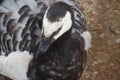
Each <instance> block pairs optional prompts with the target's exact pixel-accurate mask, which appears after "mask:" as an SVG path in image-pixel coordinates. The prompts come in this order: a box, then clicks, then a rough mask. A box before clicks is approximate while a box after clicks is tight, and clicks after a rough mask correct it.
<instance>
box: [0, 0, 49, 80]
mask: <svg viewBox="0 0 120 80" xmlns="http://www.w3.org/2000/svg"><path fill="white" fill-rule="evenodd" d="M46 9H47V6H46V5H45V4H44V3H43V2H40V1H37V0H0V74H2V75H4V76H6V77H9V78H10V79H12V80H28V77H27V71H28V67H29V63H30V61H31V60H32V59H33V53H32V50H34V47H35V46H36V45H37V44H38V42H39V41H40V39H41V38H40V37H41V26H42V18H43V15H44V13H45V10H46Z"/></svg>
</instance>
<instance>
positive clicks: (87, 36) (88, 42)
mask: <svg viewBox="0 0 120 80" xmlns="http://www.w3.org/2000/svg"><path fill="white" fill-rule="evenodd" d="M81 36H82V37H83V38H84V40H85V47H84V49H85V50H88V49H89V48H90V47H91V38H92V37H91V35H90V32H89V31H84V32H83V33H82V34H81Z"/></svg>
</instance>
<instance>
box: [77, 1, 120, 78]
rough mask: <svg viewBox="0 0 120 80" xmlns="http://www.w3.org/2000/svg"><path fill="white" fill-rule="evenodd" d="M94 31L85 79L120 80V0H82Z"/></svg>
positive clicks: (92, 32) (91, 28)
mask: <svg viewBox="0 0 120 80" xmlns="http://www.w3.org/2000/svg"><path fill="white" fill-rule="evenodd" d="M79 2H80V4H81V5H82V6H83V8H84V12H85V14H86V16H87V20H88V25H89V27H90V30H91V34H92V47H91V49H90V50H89V54H88V60H87V67H86V70H85V72H84V74H83V76H82V80H120V0H79Z"/></svg>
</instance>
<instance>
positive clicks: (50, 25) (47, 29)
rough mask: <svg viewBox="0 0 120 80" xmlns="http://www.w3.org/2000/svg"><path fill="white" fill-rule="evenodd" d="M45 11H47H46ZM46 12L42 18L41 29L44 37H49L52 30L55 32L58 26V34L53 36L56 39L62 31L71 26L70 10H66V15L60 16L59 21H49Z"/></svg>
mask: <svg viewBox="0 0 120 80" xmlns="http://www.w3.org/2000/svg"><path fill="white" fill-rule="evenodd" d="M46 13H47V12H46ZM46 13H45V16H44V19H43V30H44V35H45V37H50V36H52V34H53V33H54V32H57V31H58V30H59V29H60V28H61V29H60V31H59V32H58V34H56V35H55V36H54V37H53V38H54V39H55V40H56V39H57V38H59V37H60V36H61V35H62V34H63V33H65V32H66V31H68V30H69V29H70V28H71V26H72V20H71V14H70V12H66V15H65V16H64V17H63V18H61V19H60V20H59V21H56V22H50V21H49V20H48V19H47V17H46Z"/></svg>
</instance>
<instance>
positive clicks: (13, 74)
mask: <svg viewBox="0 0 120 80" xmlns="http://www.w3.org/2000/svg"><path fill="white" fill-rule="evenodd" d="M32 58H33V56H32V55H30V54H29V52H27V51H24V52H20V51H16V52H12V53H10V54H9V55H8V56H7V57H6V56H0V74H2V75H5V76H7V77H9V78H11V79H13V80H27V77H26V72H27V70H28V65H29V62H30V61H31V59H32Z"/></svg>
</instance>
